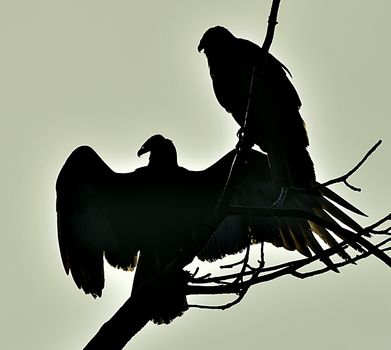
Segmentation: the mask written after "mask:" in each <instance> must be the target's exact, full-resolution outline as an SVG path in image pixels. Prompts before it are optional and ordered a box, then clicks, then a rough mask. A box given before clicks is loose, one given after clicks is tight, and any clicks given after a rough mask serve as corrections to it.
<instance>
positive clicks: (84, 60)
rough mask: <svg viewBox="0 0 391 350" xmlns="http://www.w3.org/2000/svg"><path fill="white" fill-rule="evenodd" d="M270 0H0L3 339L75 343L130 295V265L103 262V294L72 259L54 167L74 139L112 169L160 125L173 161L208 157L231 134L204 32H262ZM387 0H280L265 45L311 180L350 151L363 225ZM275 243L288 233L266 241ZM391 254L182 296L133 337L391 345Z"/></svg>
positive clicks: (387, 56) (388, 50)
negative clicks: (219, 306)
mask: <svg viewBox="0 0 391 350" xmlns="http://www.w3.org/2000/svg"><path fill="white" fill-rule="evenodd" d="M270 4H271V1H270V0H257V1H254V0H253V1H250V0H241V1H222V0H216V1H210V0H209V1H206V0H198V1H177V0H167V1H154V2H152V1H137V2H136V1H125V0H111V1H102V0H94V1H92V0H78V1H74V0H68V1H63V0H62V1H61V0H54V1H53V0H50V1H49V0H40V1H27V0H18V1H12V2H10V1H8V2H5V1H3V2H1V3H0V48H1V54H0V96H1V97H2V98H1V103H0V116H1V122H2V127H1V129H0V130H1V131H0V133H1V137H0V140H1V141H0V142H1V148H0V152H1V158H0V159H1V162H2V172H1V175H0V176H1V181H0V186H1V191H0V193H1V200H0V205H1V213H2V214H1V238H2V244H1V247H2V248H1V251H2V253H1V276H2V283H1V288H0V303H1V305H0V307H1V313H0V330H1V331H0V348H2V349H18V350H19V349H60V350H61V349H64V350H69V349H81V348H82V347H83V346H84V345H86V344H87V342H88V341H89V339H90V338H91V337H92V336H93V335H94V334H95V333H96V332H97V331H98V329H99V327H100V326H101V325H102V324H103V322H105V321H106V320H108V319H109V318H110V317H111V315H112V314H113V313H114V312H115V311H116V310H117V309H118V308H119V307H120V306H121V305H122V304H123V302H124V301H125V300H126V299H127V298H128V295H129V293H130V288H131V274H130V273H123V272H116V271H115V270H114V269H112V268H108V269H107V270H106V276H107V278H106V288H105V290H104V292H103V298H102V299H100V300H93V299H92V298H91V297H90V296H86V295H84V293H83V292H81V291H80V290H78V289H77V288H76V286H75V285H74V283H73V281H72V279H71V278H70V277H67V276H66V275H65V272H64V270H63V267H62V263H61V259H60V255H59V249H58V243H57V233H56V216H55V215H56V214H55V190H54V186H55V180H56V177H57V174H58V172H59V170H60V168H61V166H62V164H63V163H64V161H65V159H66V158H67V156H68V155H69V154H70V152H71V151H72V150H73V149H74V148H76V147H77V146H78V145H81V144H89V145H91V146H92V147H93V148H94V149H95V150H96V151H97V152H98V153H99V154H100V155H101V156H102V158H103V159H104V160H105V161H106V162H107V164H109V165H110V166H111V167H112V168H113V169H114V170H116V171H132V170H134V169H135V168H137V167H139V166H142V165H145V164H146V162H147V157H144V158H142V159H138V158H137V156H136V152H137V150H138V148H139V147H140V146H141V144H142V143H143V142H144V141H145V140H146V139H147V138H148V137H149V136H151V135H153V134H155V133H157V132H159V133H161V134H163V135H165V136H166V137H168V138H171V139H172V140H173V141H174V143H175V144H176V146H177V149H178V155H179V162H180V163H181V165H183V166H186V167H188V168H191V169H201V168H205V167H207V166H208V165H210V164H211V163H213V162H214V161H216V160H217V159H219V158H220V157H221V156H222V155H223V154H225V153H226V152H228V151H229V150H230V149H232V148H233V147H234V145H235V143H236V137H235V133H236V131H237V126H236V125H235V122H234V121H233V119H232V118H231V117H230V116H228V115H227V114H226V112H225V111H224V110H223V109H222V108H221V107H220V106H219V104H218V103H217V101H216V99H215V97H214V94H213V90H212V87H211V83H210V78H209V75H208V69H207V63H206V59H205V57H204V55H202V54H199V53H198V52H197V45H198V42H199V39H200V38H201V36H202V34H203V33H204V31H205V30H206V29H207V28H209V27H211V26H215V25H223V26H225V27H227V28H229V29H230V30H231V31H232V32H233V33H234V34H236V35H237V36H240V37H245V38H248V39H250V40H252V41H256V42H258V43H259V44H261V43H262V41H263V38H264V33H265V29H266V21H267V16H268V13H269V8H270ZM390 13H391V3H390V1H388V0H371V1H369V0H367V1H357V0H344V1H337V0H330V1H321V0H307V1H304V0H295V1H289V0H282V1H281V9H280V13H279V25H278V27H277V29H276V33H275V39H274V42H273V45H272V48H271V52H272V53H273V54H274V55H275V56H276V57H277V58H279V59H280V60H281V61H282V62H283V63H284V64H285V65H286V66H287V67H288V68H289V70H290V71H291V72H292V74H293V83H294V85H295V86H296V88H297V90H298V92H299V94H300V97H301V99H302V102H303V107H302V115H303V118H304V119H305V121H306V123H307V126H308V133H309V137H310V143H311V147H310V152H311V155H312V158H313V160H314V162H315V165H316V171H317V176H318V179H319V181H325V180H328V179H329V178H331V177H335V176H339V175H341V174H343V173H345V172H346V171H347V170H349V169H350V168H351V167H353V166H354V165H355V164H356V162H357V161H359V159H361V157H362V155H363V154H364V153H365V152H366V151H367V150H368V149H369V148H370V147H371V146H372V145H373V144H374V143H375V142H376V141H377V140H378V139H383V141H384V142H383V145H382V146H381V147H380V149H379V150H378V151H377V152H376V153H375V154H374V155H373V156H372V157H371V158H370V160H369V161H368V162H367V163H366V165H365V166H364V167H363V168H362V169H361V170H360V171H359V173H357V174H356V175H354V177H353V178H352V182H353V183H354V184H355V185H357V186H360V187H362V188H363V191H362V192H361V193H353V192H351V191H349V190H348V189H346V188H344V187H343V186H336V187H335V190H336V191H337V192H338V193H339V194H341V195H343V196H345V197H346V198H347V199H349V200H350V201H352V202H353V203H354V204H355V205H357V206H358V207H359V208H361V209H362V210H363V211H365V212H366V213H367V214H368V215H369V218H368V219H359V220H360V222H361V223H362V224H363V225H369V224H370V223H372V222H374V221H376V220H377V219H379V218H380V217H382V216H384V215H385V214H387V213H388V212H389V210H390V205H389V204H390V200H389V198H390V197H391V189H390V185H389V176H390V175H389V170H390V155H391V135H390V126H391V122H390V114H391V107H390V106H391V105H390V93H389V91H390V88H389V86H390V81H391V69H390V66H389V64H390V62H391V44H390V36H389V35H390V29H391V24H390V18H389V15H390ZM279 253H280V254H281V256H284V252H283V251H282V250H278V251H277V253H276V254H279ZM390 276H391V275H390V270H389V268H388V267H386V266H385V265H384V264H383V263H381V262H379V261H377V260H376V259H375V258H369V259H367V260H366V261H363V262H360V263H359V264H358V265H357V266H353V267H347V268H345V269H343V270H342V271H341V273H340V274H335V273H328V274H326V275H323V276H319V277H315V278H313V279H310V280H304V281H301V280H296V279H294V278H293V277H286V278H283V279H281V280H277V281H273V282H270V283H267V284H261V285H258V286H256V287H253V289H252V290H251V291H250V292H249V294H248V295H247V296H246V298H245V299H244V300H243V301H242V302H241V303H240V304H239V305H237V306H236V307H234V308H233V309H230V310H228V311H224V312H221V311H205V310H191V311H189V312H187V313H186V314H185V315H184V316H183V317H181V318H178V319H176V320H175V321H174V322H173V323H172V324H171V325H169V326H155V325H152V324H149V325H147V326H146V327H145V328H144V329H143V330H142V331H141V332H140V333H139V334H137V335H136V337H135V338H134V339H133V340H132V341H131V342H130V343H129V344H128V345H127V347H126V349H129V350H132V349H137V350H147V349H186V350H196V349H205V350H208V349H225V350H234V349H235V350H237V349H242V348H245V349H255V348H256V349H273V350H274V349H284V350H285V349H290V350H296V349H301V350H309V349H314V348H316V349H318V350H326V349H342V348H351V349H355V350H364V349H368V348H370V349H376V350H378V349H379V350H386V349H389V344H390V340H391V338H390V335H389V325H390V317H391V299H390V294H391V278H390Z"/></svg>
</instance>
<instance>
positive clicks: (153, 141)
mask: <svg viewBox="0 0 391 350" xmlns="http://www.w3.org/2000/svg"><path fill="white" fill-rule="evenodd" d="M165 141H167V139H166V138H165V137H164V136H162V135H160V134H156V135H153V136H151V137H150V138H149V139H148V140H147V141H145V142H144V144H143V145H142V146H141V148H140V149H139V150H138V152H137V157H140V156H142V155H143V154H145V153H148V152H151V151H152V149H156V148H157V147H159V146H161V145H162V143H164V142H165Z"/></svg>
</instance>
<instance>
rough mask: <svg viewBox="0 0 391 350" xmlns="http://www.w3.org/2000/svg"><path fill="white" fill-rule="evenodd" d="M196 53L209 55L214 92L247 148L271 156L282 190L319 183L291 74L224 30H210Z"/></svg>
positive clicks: (268, 56)
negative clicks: (253, 147) (258, 150)
mask: <svg viewBox="0 0 391 350" xmlns="http://www.w3.org/2000/svg"><path fill="white" fill-rule="evenodd" d="M198 51H199V52H202V51H203V53H204V54H205V56H206V58H207V62H208V65H209V72H210V77H211V79H212V84H213V89H214V93H215V95H216V98H217V100H218V102H219V103H220V105H221V106H222V107H223V108H224V109H225V110H226V111H227V112H228V113H230V114H231V115H232V116H233V118H234V119H235V121H236V122H237V123H238V124H239V125H240V127H241V128H240V131H239V132H238V133H243V135H244V137H245V140H246V144H249V145H250V147H251V146H252V145H254V144H256V145H258V146H259V147H260V148H261V150H262V151H264V152H265V153H267V155H268V158H269V163H270V170H271V174H272V178H273V180H274V181H275V182H276V183H278V184H280V186H281V187H282V188H285V189H287V188H290V187H295V188H304V189H308V188H310V187H311V186H313V184H314V182H315V171H314V165H313V162H312V160H311V157H310V154H309V153H308V150H307V147H308V145H309V141H308V136H307V132H306V127H305V123H304V121H303V119H302V117H301V115H300V112H299V109H300V107H301V101H300V98H299V96H298V94H297V92H296V90H295V88H294V86H293V85H292V83H291V81H290V80H289V78H288V76H287V74H290V73H289V71H288V69H287V68H286V67H285V66H284V65H283V64H282V63H281V62H279V61H278V60H277V59H276V58H275V57H274V56H272V55H271V54H270V53H267V52H266V53H265V51H264V49H263V48H261V47H259V46H258V45H256V44H255V43H253V42H251V41H248V40H245V39H241V38H237V37H235V36H234V35H233V34H232V33H231V32H230V31H228V30H227V29H226V28H224V27H221V26H217V27H212V28H209V29H208V30H207V31H206V32H205V33H204V35H203V36H202V38H201V40H200V43H199V45H198Z"/></svg>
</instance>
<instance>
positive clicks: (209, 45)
mask: <svg viewBox="0 0 391 350" xmlns="http://www.w3.org/2000/svg"><path fill="white" fill-rule="evenodd" d="M232 39H235V37H234V35H233V34H232V33H231V32H230V31H229V30H228V29H226V28H224V27H221V26H216V27H212V28H209V29H208V30H207V31H206V32H205V33H204V35H203V36H202V38H201V40H200V43H199V44H198V47H197V50H198V52H201V51H202V50H204V53H205V54H206V55H208V52H210V50H213V49H216V50H219V49H221V48H224V47H226V46H227V45H229V43H230V41H232Z"/></svg>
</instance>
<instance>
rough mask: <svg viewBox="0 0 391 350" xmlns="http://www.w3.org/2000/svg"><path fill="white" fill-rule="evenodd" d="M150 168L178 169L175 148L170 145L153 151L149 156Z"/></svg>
mask: <svg viewBox="0 0 391 350" xmlns="http://www.w3.org/2000/svg"><path fill="white" fill-rule="evenodd" d="M148 166H149V167H154V168H160V169H170V168H176V167H178V161H177V154H176V150H175V147H172V146H171V145H168V146H162V147H161V148H159V149H155V150H153V151H152V152H151V153H150V156H149V163H148Z"/></svg>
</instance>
